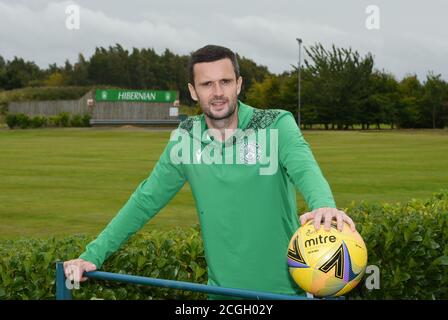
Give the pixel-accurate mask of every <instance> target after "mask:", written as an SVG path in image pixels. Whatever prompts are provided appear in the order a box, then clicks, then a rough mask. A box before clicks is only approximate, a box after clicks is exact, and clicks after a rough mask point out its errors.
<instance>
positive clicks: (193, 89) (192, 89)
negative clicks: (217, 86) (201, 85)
mask: <svg viewBox="0 0 448 320" xmlns="http://www.w3.org/2000/svg"><path fill="white" fill-rule="evenodd" d="M188 90H189V91H190V96H191V99H193V100H194V101H198V100H199V99H198V95H197V94H196V89H195V88H194V86H193V85H192V84H191V83H189V84H188Z"/></svg>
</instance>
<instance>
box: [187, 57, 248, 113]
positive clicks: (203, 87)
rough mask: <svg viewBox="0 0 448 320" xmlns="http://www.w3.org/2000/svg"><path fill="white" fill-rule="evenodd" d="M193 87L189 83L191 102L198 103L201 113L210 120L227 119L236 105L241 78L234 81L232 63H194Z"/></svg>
mask: <svg viewBox="0 0 448 320" xmlns="http://www.w3.org/2000/svg"><path fill="white" fill-rule="evenodd" d="M193 69H194V86H193V85H192V84H191V83H189V84H188V89H189V90H190V94H191V97H192V98H193V100H195V101H198V102H199V104H200V106H201V109H202V112H204V114H205V115H206V116H208V117H209V118H210V119H213V120H223V119H226V118H229V117H230V116H231V115H232V114H233V113H234V111H235V109H236V106H237V105H238V95H239V93H240V91H241V83H242V78H241V77H239V78H238V79H236V75H235V71H234V69H233V65H232V61H230V59H227V58H225V59H221V60H217V61H213V62H201V63H196V64H195V65H194V67H193Z"/></svg>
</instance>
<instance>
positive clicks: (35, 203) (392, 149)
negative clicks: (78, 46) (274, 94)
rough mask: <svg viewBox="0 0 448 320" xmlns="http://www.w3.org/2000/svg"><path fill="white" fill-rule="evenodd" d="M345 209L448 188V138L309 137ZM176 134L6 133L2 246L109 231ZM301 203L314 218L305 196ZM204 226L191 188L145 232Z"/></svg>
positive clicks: (427, 133)
mask: <svg viewBox="0 0 448 320" xmlns="http://www.w3.org/2000/svg"><path fill="white" fill-rule="evenodd" d="M304 134H305V137H306V139H307V140H308V142H309V143H310V145H311V147H312V150H313V152H314V155H315V157H316V159H317V160H318V162H319V164H320V167H321V169H322V171H323V172H324V175H325V176H326V178H327V180H328V181H329V183H330V185H331V187H332V189H333V192H334V195H335V198H336V202H337V204H338V206H339V207H345V206H348V205H349V204H350V202H351V201H356V202H360V201H362V200H366V201H369V202H397V201H407V200H409V199H410V198H425V197H428V196H430V195H431V194H432V193H433V192H436V191H439V190H440V189H442V188H447V187H448V131H447V130H444V131H443V130H437V131H431V130H424V131H412V130H409V131H390V130H387V131H381V132H378V131H366V132H360V131H344V132H335V131H328V132H326V131H305V132H304ZM168 137H169V131H153V130H147V129H143V128H140V129H120V128H116V129H112V128H107V129H106V128H103V129H101V128H98V129H96V128H80V129H74V128H67V129H29V130H8V129H0V238H1V239H14V238H18V237H20V236H32V237H49V236H64V235H69V234H74V233H85V234H90V235H94V234H97V233H98V232H99V231H101V230H102V229H103V228H104V226H105V225H106V224H107V223H108V222H109V221H110V219H111V218H112V217H113V216H114V215H115V214H116V213H117V212H118V210H119V209H120V208H121V206H122V205H123V204H124V203H125V202H126V200H127V199H128V198H129V196H130V194H131V193H132V192H133V190H134V189H135V188H136V186H137V185H138V184H139V183H140V182H141V180H143V179H144V178H145V177H146V176H148V175H149V173H150V172H151V169H152V167H153V166H154V164H155V162H156V161H157V159H158V157H159V155H160V153H161V152H162V150H163V148H164V146H165V143H166V142H167V140H168ZM298 204H299V207H300V208H301V210H304V203H303V201H302V199H301V197H300V196H299V198H298ZM195 223H197V218H196V212H195V208H194V202H193V198H192V196H191V192H190V188H189V186H188V184H187V185H186V186H185V187H184V188H183V189H182V190H181V192H179V193H178V194H177V196H176V197H175V198H174V199H173V200H172V201H171V202H170V203H169V205H168V206H167V207H165V208H164V209H163V210H162V211H161V212H160V213H159V214H158V215H157V216H156V217H155V218H154V219H153V220H152V221H151V222H150V223H149V224H148V225H147V226H146V227H145V228H144V229H146V230H148V229H150V228H158V229H162V230H166V229H169V228H173V227H182V228H188V227H190V226H192V225H194V224H195Z"/></svg>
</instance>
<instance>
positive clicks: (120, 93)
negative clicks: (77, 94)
mask: <svg viewBox="0 0 448 320" xmlns="http://www.w3.org/2000/svg"><path fill="white" fill-rule="evenodd" d="M95 100H96V101H131V102H159V103H160V102H161V103H163V102H165V103H170V102H174V101H175V100H176V91H160V90H118V89H107V90H106V89H104V90H101V89H99V90H96V92H95Z"/></svg>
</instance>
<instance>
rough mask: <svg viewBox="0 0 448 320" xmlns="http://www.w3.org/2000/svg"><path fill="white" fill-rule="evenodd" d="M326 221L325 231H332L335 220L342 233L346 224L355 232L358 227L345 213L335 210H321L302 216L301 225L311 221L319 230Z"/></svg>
mask: <svg viewBox="0 0 448 320" xmlns="http://www.w3.org/2000/svg"><path fill="white" fill-rule="evenodd" d="M322 219H323V221H324V230H325V231H330V226H331V221H332V220H333V219H334V220H336V222H337V228H338V230H339V231H342V229H343V228H344V222H347V223H348V224H349V225H350V229H351V230H352V231H353V232H355V231H356V227H355V223H354V222H353V220H352V219H351V218H350V217H349V216H348V215H347V214H346V213H345V212H344V211H341V210H339V209H335V208H319V209H316V210H313V211H310V212H307V213H304V214H302V215H301V216H300V223H301V224H302V225H304V224H305V223H307V222H308V221H309V220H314V228H315V229H316V230H319V228H320V225H321V223H322Z"/></svg>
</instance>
